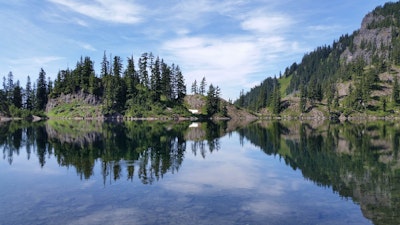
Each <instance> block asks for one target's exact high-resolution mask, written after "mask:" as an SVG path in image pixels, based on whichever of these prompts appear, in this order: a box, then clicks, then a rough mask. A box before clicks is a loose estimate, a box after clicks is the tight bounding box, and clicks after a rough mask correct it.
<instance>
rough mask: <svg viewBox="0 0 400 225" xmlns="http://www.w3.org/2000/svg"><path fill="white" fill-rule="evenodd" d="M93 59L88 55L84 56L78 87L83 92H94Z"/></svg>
mask: <svg viewBox="0 0 400 225" xmlns="http://www.w3.org/2000/svg"><path fill="white" fill-rule="evenodd" d="M93 64H94V63H93V61H92V60H91V59H90V57H88V56H87V57H85V59H84V61H83V65H82V71H81V77H80V89H81V90H82V91H84V92H89V93H91V94H93V93H94V92H95V89H96V88H95V85H96V83H95V81H94V80H95V79H94V76H95V75H94V68H93V66H94V65H93Z"/></svg>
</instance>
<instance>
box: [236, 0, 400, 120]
mask: <svg viewBox="0 0 400 225" xmlns="http://www.w3.org/2000/svg"><path fill="white" fill-rule="evenodd" d="M399 65H400V2H396V3H386V4H385V5H384V6H379V7H377V8H376V9H375V10H373V11H372V12H370V13H368V14H367V15H366V16H365V17H364V19H363V21H362V23H361V28H360V29H359V30H357V31H354V32H353V33H352V34H351V35H349V34H346V35H342V36H341V37H340V38H339V39H338V40H337V41H334V42H333V43H332V45H329V46H321V47H318V48H316V49H315V50H314V51H312V52H310V53H307V54H305V55H304V57H303V59H302V61H301V62H300V63H299V64H297V63H293V64H292V65H291V66H289V67H287V68H286V69H285V70H284V73H283V74H282V76H281V77H280V78H279V79H275V78H267V79H265V80H264V81H263V82H262V83H261V84H260V85H258V86H256V87H254V88H252V89H251V90H250V91H249V92H247V93H246V94H244V93H241V95H240V97H239V99H238V100H237V101H236V102H235V104H237V105H238V106H241V107H245V108H248V109H251V110H254V111H258V112H261V111H265V108H268V107H270V108H271V107H273V104H272V102H273V101H272V96H273V94H272V88H271V87H272V86H273V85H274V83H276V82H278V83H279V85H280V89H281V94H282V96H281V97H282V99H283V101H281V105H280V109H279V112H280V113H281V114H282V113H285V111H287V109H293V104H294V103H296V104H297V106H298V107H297V108H298V110H297V113H307V112H309V111H311V110H312V109H313V108H316V107H319V106H321V105H322V106H324V107H325V108H324V109H322V111H339V112H343V111H345V110H346V109H347V111H352V110H353V111H355V112H370V111H375V112H376V111H379V110H381V111H386V110H387V106H389V105H390V106H391V107H393V109H396V107H397V103H398V101H399V99H398V98H399V96H397V92H398V87H397V86H396V87H394V86H395V84H394V83H395V80H397V79H398V78H397V77H398V73H397V70H398V69H397V66H399ZM380 78H382V79H380ZM396 82H397V81H396ZM396 85H397V84H396ZM343 88H345V89H346V90H344V89H343ZM383 89H385V90H386V91H382V90H383ZM388 89H389V90H390V91H388ZM393 90H394V91H393ZM379 91H381V92H379ZM392 93H394V96H392ZM373 94H375V95H373ZM390 102H391V103H393V104H388V103H390ZM379 105H380V106H379ZM290 106H292V107H290ZM292 111H293V110H292ZM350 113H353V112H350ZM346 114H349V112H347V113H346Z"/></svg>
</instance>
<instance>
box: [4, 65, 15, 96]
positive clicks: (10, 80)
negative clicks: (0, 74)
mask: <svg viewBox="0 0 400 225" xmlns="http://www.w3.org/2000/svg"><path fill="white" fill-rule="evenodd" d="M4 91H5V92H6V95H7V102H8V103H12V102H13V99H12V98H13V91H14V75H13V73H12V72H11V71H10V72H9V73H8V76H7V85H6V89H5V90H4Z"/></svg>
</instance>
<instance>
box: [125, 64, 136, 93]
mask: <svg viewBox="0 0 400 225" xmlns="http://www.w3.org/2000/svg"><path fill="white" fill-rule="evenodd" d="M127 61H128V65H127V67H126V69H125V72H124V79H125V84H126V88H127V90H126V91H127V95H128V98H133V96H134V95H135V93H136V85H137V84H139V78H138V76H137V73H136V70H135V62H134V60H133V56H131V57H130V58H128V60H127Z"/></svg>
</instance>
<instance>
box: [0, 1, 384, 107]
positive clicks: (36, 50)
mask: <svg viewBox="0 0 400 225" xmlns="http://www.w3.org/2000/svg"><path fill="white" fill-rule="evenodd" d="M385 2H386V1H382V0H368V1H366V0H331V1H317V0H300V1H299V0H279V1H277V0H252V1H250V0H219V1H211V0H169V1H161V0H150V1H149V0H90V1H89V0H13V1H6V0H0V21H1V22H0V30H1V31H2V32H1V35H0V49H1V54H0V76H1V77H3V76H7V74H8V73H9V71H12V72H13V75H14V81H16V80H20V82H21V84H22V86H24V85H25V83H26V77H27V76H28V75H30V76H31V79H36V78H37V77H38V74H39V70H40V68H43V69H44V70H45V71H46V73H47V76H49V77H51V78H52V79H54V78H55V77H56V75H57V72H58V71H59V70H60V69H66V68H67V67H69V68H74V67H75V65H76V62H77V61H78V60H79V58H80V56H89V57H90V58H91V59H92V60H93V61H94V62H95V69H96V73H97V74H98V73H99V66H100V61H101V60H102V57H103V52H104V51H107V54H112V55H118V56H121V58H123V59H126V57H128V56H131V55H133V56H134V58H135V59H136V61H137V59H138V57H139V56H140V55H141V54H142V53H143V52H153V54H154V55H156V56H157V55H158V56H160V57H161V58H163V59H164V60H165V61H166V62H167V63H168V64H172V63H175V64H178V65H179V66H180V67H181V69H182V72H183V74H184V76H185V79H186V83H187V86H188V89H190V85H191V83H192V82H193V81H194V80H195V79H196V80H197V81H200V80H201V79H202V77H203V76H204V77H206V80H207V83H208V84H210V83H213V84H214V85H218V86H219V87H220V88H221V92H222V97H224V98H226V99H232V100H235V99H236V98H237V97H238V96H239V93H240V90H242V89H244V90H245V91H248V90H249V89H250V88H251V87H253V86H255V85H257V84H259V83H260V82H261V81H262V80H264V79H265V78H267V77H269V76H274V75H279V72H280V71H284V69H285V68H286V67H287V66H290V65H291V64H292V63H293V62H299V61H300V60H301V58H302V56H303V55H304V54H305V53H307V52H310V51H312V50H313V49H315V48H316V47H318V46H321V45H330V44H332V42H333V40H335V39H336V40H337V39H338V38H339V37H340V36H341V35H342V34H346V33H352V32H353V31H354V30H356V29H358V28H359V27H360V24H361V20H362V18H363V17H364V15H365V14H366V13H368V12H370V11H372V10H373V9H374V8H375V7H376V6H379V5H383V4H384V3H385ZM125 61H126V60H125ZM188 91H189V90H188Z"/></svg>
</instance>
